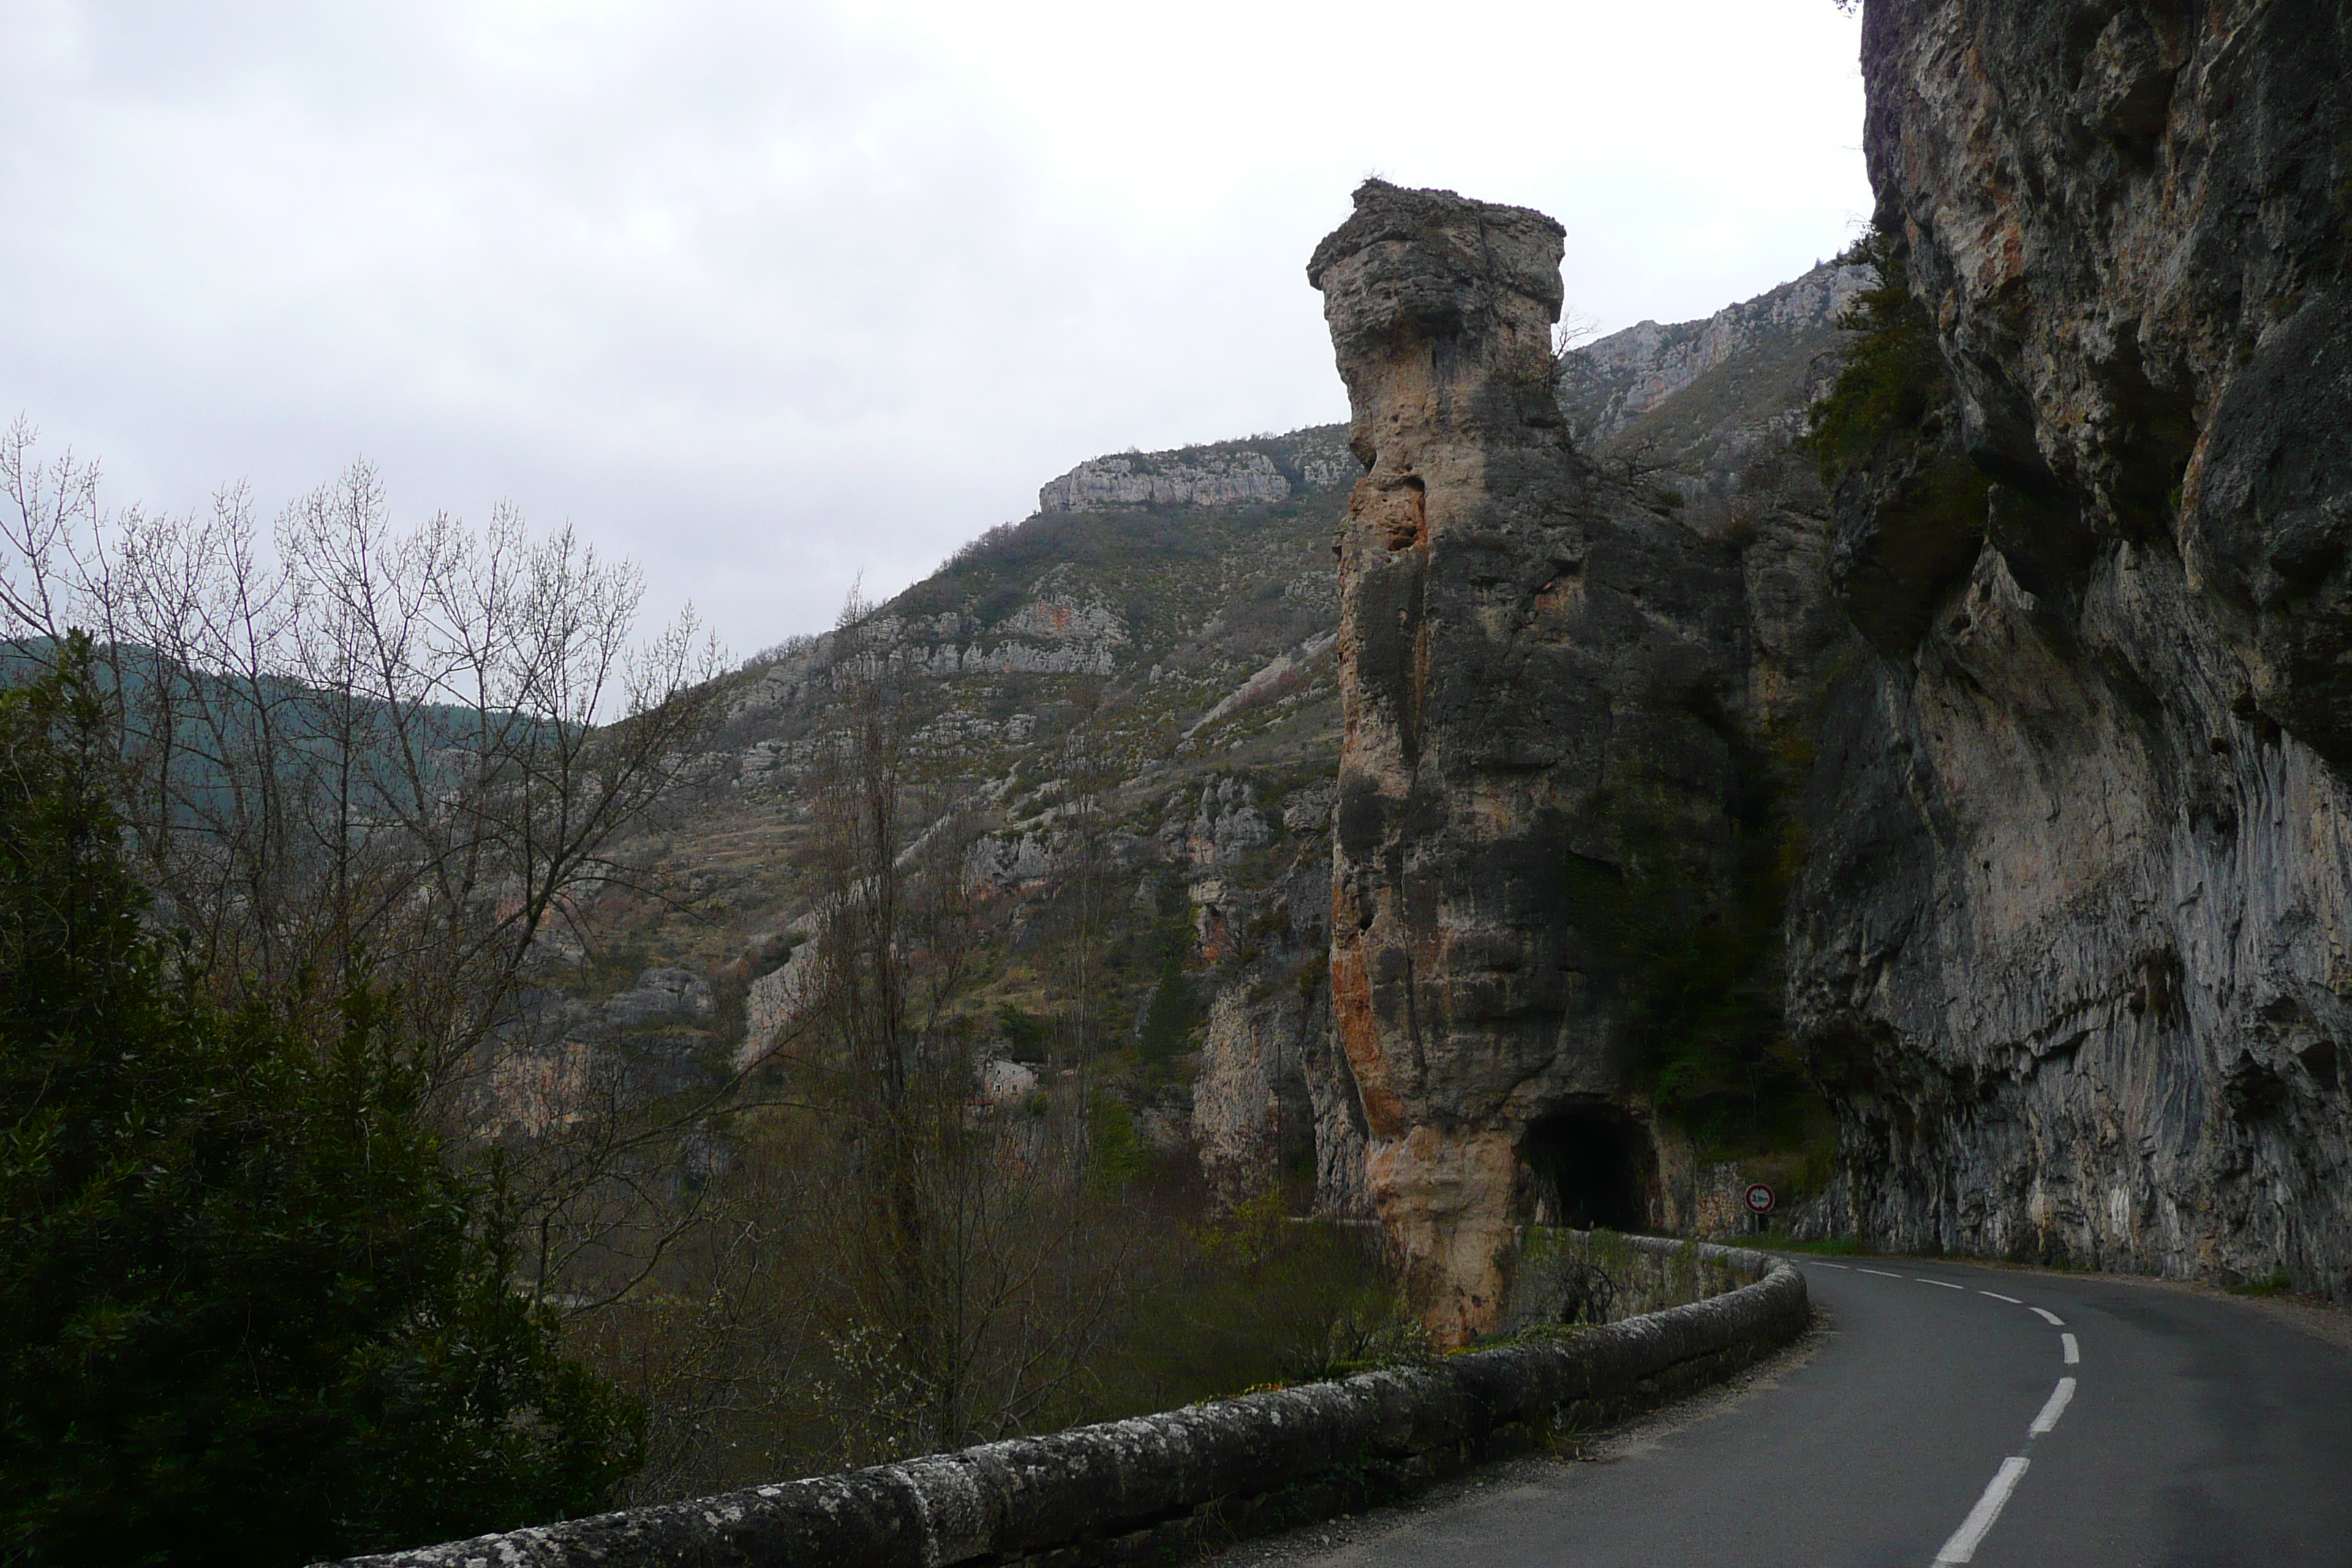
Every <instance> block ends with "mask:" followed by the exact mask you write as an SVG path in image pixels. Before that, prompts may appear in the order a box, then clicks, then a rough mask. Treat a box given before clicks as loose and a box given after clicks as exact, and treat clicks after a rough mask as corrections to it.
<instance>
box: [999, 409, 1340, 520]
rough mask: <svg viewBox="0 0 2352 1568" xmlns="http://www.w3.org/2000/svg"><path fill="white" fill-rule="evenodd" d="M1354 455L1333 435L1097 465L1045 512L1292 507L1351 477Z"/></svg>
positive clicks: (1056, 487) (1044, 498)
mask: <svg viewBox="0 0 2352 1568" xmlns="http://www.w3.org/2000/svg"><path fill="white" fill-rule="evenodd" d="M1350 469H1351V465H1350V464H1349V461H1348V453H1347V449H1346V448H1345V447H1341V446H1340V445H1339V442H1337V441H1336V440H1333V439H1331V438H1330V433H1329V431H1328V428H1317V429H1312V430H1302V431H1298V432H1296V433H1294V434H1293V435H1290V436H1287V437H1270V438H1261V439H1258V440H1254V441H1242V442H1232V441H1229V442H1225V443H1223V444H1222V445H1219V446H1215V447H1186V448H1184V449H1182V450H1181V451H1174V452H1129V453H1126V454H1123V455H1119V456H1114V457H1108V458H1089V459H1087V461H1086V462H1083V463H1080V464H1079V465H1078V466H1077V467H1076V468H1072V469H1071V470H1070V471H1069V472H1068V473H1066V474H1064V475H1062V476H1061V477H1060V478H1058V479H1049V480H1047V481H1046V482H1045V485H1044V486H1042V487H1041V488H1040V489H1038V491H1037V510H1039V511H1040V512H1066V511H1104V510H1120V509H1123V508H1129V507H1188V506H1231V505H1234V504H1236V503H1248V502H1253V501H1257V502H1273V501H1282V500H1288V499H1289V498H1290V497H1292V496H1293V495H1296V494H1299V493H1301V492H1303V491H1306V490H1310V489H1321V488H1323V487H1324V486H1326V485H1330V484H1335V483H1337V482H1339V480H1340V479H1344V478H1346V477H1348V475H1349V472H1350Z"/></svg>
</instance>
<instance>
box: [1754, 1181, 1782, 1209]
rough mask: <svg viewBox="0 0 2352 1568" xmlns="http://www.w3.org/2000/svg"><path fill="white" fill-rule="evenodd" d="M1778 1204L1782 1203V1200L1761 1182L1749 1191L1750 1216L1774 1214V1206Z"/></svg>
mask: <svg viewBox="0 0 2352 1568" xmlns="http://www.w3.org/2000/svg"><path fill="white" fill-rule="evenodd" d="M1778 1202H1780V1199H1779V1198H1777V1197H1775V1196H1774V1195H1773V1194H1772V1189H1771V1188H1769V1187H1768V1186H1766V1185H1765V1184H1763V1183H1761V1182H1759V1183H1757V1184H1755V1185H1754V1186H1752V1187H1750V1188H1748V1213H1749V1214H1770V1213H1771V1212H1772V1205H1774V1204H1776V1203H1778Z"/></svg>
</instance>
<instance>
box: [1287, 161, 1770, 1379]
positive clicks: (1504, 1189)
mask: <svg viewBox="0 0 2352 1568" xmlns="http://www.w3.org/2000/svg"><path fill="white" fill-rule="evenodd" d="M1563 237H1564V233H1563V230H1562V229H1561V228H1560V226H1559V225H1558V224H1556V223H1554V222H1553V221H1551V220H1550V219H1549V218H1547V217H1545V216H1542V215H1541V214H1539V213H1536V212H1531V211H1529V210H1528V209H1526V208H1523V207H1510V206H1498V205H1490V204H1487V203H1484V202H1477V201H1471V200H1465V199H1464V198H1463V197H1460V196H1457V195H1454V194H1453V193H1451V192H1446V191H1417V190H1405V189H1401V188H1399V187H1397V186H1394V185H1391V184H1385V183H1383V182H1381V181H1378V180H1374V181H1370V182H1368V183H1366V184H1364V185H1363V186H1362V188H1360V190H1358V191H1357V193H1356V195H1355V212H1354V216H1351V217H1350V218H1349V220H1348V221H1347V222H1346V223H1345V224H1343V225H1342V226H1340V227H1339V229H1338V230H1337V231H1336V232H1334V233H1333V234H1332V235H1330V236H1329V237H1328V238H1326V239H1325V240H1324V241H1323V243H1322V244H1321V245H1320V246H1318V247H1317V249H1316V252H1315V256H1314V258H1313V261H1312V262H1311V264H1310V265H1309V267H1308V269H1307V277H1308V279H1309V281H1311V282H1312V283H1313V284H1314V285H1315V287H1316V288H1318V289H1320V290H1321V291H1322V293H1323V300H1324V315H1325V318H1326V320H1327V321H1328V323H1329V326H1330V330H1331V339H1332V343H1333V347H1334V349H1335V350H1336V352H1337V355H1338V361H1339V374H1340V375H1341V377H1342V378H1343V380H1344V381H1345V383H1346V384H1347V388H1348V395H1349V403H1350V405H1351V409H1352V423H1351V425H1350V431H1349V442H1350V445H1351V447H1352V448H1353V449H1354V452H1355V454H1356V456H1357V458H1359V460H1360V461H1361V462H1362V463H1363V465H1364V468H1365V473H1364V475H1363V477H1362V478H1361V479H1360V480H1359V481H1358V482H1357V485H1356V488H1355V491H1354V495H1353V497H1352V499H1351V500H1350V503H1349V513H1348V519H1347V522H1346V524H1345V526H1344V528H1343V530H1342V531H1341V533H1340V535H1339V542H1338V552H1339V578H1340V596H1341V607H1340V632H1339V638H1340V640H1339V658H1340V669H1341V678H1340V679H1341V698H1342V703H1343V714H1344V731H1343V739H1342V742H1341V751H1340V762H1339V805H1338V808H1337V816H1336V825H1335V826H1336V831H1335V834H1334V839H1335V844H1334V858H1333V875H1334V880H1333V889H1332V908H1333V927H1332V943H1331V984H1332V1008H1333V1023H1334V1028H1335V1031H1336V1033H1337V1035H1338V1037H1339V1042H1340V1044H1341V1047H1342V1048H1343V1049H1344V1052H1345V1054H1346V1057H1347V1059H1348V1063H1349V1067H1350V1068H1351V1069H1352V1072H1353V1075H1354V1078H1355V1080H1356V1084H1357V1087H1358V1089H1359V1091H1360V1097H1361V1101H1362V1107H1363V1115H1364V1121H1365V1124H1366V1129H1367V1138H1366V1142H1367V1148H1368V1152H1367V1156H1366V1170H1367V1176H1368V1184H1369V1188H1370V1195H1371V1198H1372V1201H1373V1203H1374V1205H1375V1206H1376V1208H1377V1211H1378V1213H1379V1215H1380V1216H1381V1220H1382V1221H1383V1222H1384V1223H1385V1225H1386V1226H1387V1227H1388V1229H1389V1231H1390V1233H1391V1236H1392V1237H1394V1238H1395V1239H1396V1241H1397V1242H1398V1243H1399V1244H1400V1245H1401V1247H1402V1249H1403V1251H1404V1253H1405V1255H1406V1257H1407V1258H1408V1259H1409V1260H1410V1263H1411V1266H1412V1280H1413V1286H1414V1289H1415V1290H1416V1292H1417V1293H1418V1295H1419V1298H1420V1300H1421V1301H1422V1303H1423V1306H1424V1308H1425V1310H1426V1311H1427V1313H1428V1316H1429V1318H1430V1321H1431V1322H1432V1324H1433V1327H1434V1328H1435V1329H1436V1330H1437V1331H1438V1332H1439V1333H1440V1335H1441V1337H1444V1338H1447V1339H1453V1340H1459V1339H1461V1338H1464V1337H1465V1336H1467V1335H1470V1334H1473V1333H1475V1332H1477V1331H1481V1330H1484V1329H1486V1328H1487V1327H1489V1326H1491V1325H1492V1324H1493V1323H1494V1321H1495V1319H1496V1311H1497V1309H1498V1306H1499V1303H1500V1300H1501V1295H1502V1289H1503V1285H1504V1282H1505V1275H1506V1272H1507V1268H1508V1255H1509V1252H1510V1249H1511V1243H1512V1237H1513V1227H1514V1226H1515V1225H1516V1224H1517V1223H1518V1222H1519V1221H1520V1220H1522V1219H1526V1218H1531V1217H1550V1218H1554V1219H1560V1220H1569V1221H1574V1220H1577V1219H1580V1218H1581V1219H1583V1220H1586V1221H1595V1220H1597V1221H1601V1222H1603V1223H1613V1224H1619V1225H1633V1226H1643V1225H1650V1224H1661V1223H1670V1222H1671V1221H1672V1219H1673V1218H1674V1217H1675V1216H1674V1215H1672V1214H1671V1213H1670V1212H1669V1211H1670V1209H1671V1206H1672V1194H1671V1191H1670V1187H1671V1184H1670V1183H1668V1182H1666V1181H1664V1179H1663V1177H1662V1173H1661V1161H1662V1158H1664V1159H1665V1160H1667V1161H1669V1162H1670V1161H1671V1159H1672V1158H1673V1154H1672V1151H1671V1150H1667V1151H1664V1152H1662V1148H1661V1144H1660V1142H1659V1140H1658V1138H1657V1136H1656V1130H1655V1128H1654V1118H1653V1117H1652V1116H1651V1115H1650V1113H1649V1110H1648V1108H1647V1106H1646V1104H1645V1102H1644V1101H1643V1098H1642V1097H1641V1095H1640V1094H1639V1093H1638V1092H1636V1089H1635V1087H1634V1084H1635V1078H1634V1074H1633V1064H1632V1063H1631V1062H1629V1061H1628V1060H1627V1059H1626V1050H1625V1043H1624V1040H1623V1039H1622V1031H1621V1030H1620V1029H1619V1028H1618V1027H1617V1023H1618V1020H1617V1017H1616V1015H1615V1011H1614V1009H1613V1007H1612V988H1611V985H1610V984H1609V982H1608V979H1607V976H1606V973H1605V971H1606V967H1607V966H1606V964H1605V963H1603V962H1602V957H1603V955H1602V949H1603V948H1604V947H1605V946H1606V945H1607V943H1606V940H1605V939H1606V935H1607V933H1597V932H1595V931H1593V930H1592V929H1591V922H1592V921H1594V920H1595V919H1597V918H1604V917H1605V916H1606V915H1609V914H1612V913H1622V909H1621V904H1622V900H1619V899H1616V898H1613V897H1612V896H1611V894H1612V890H1616V889H1622V888H1623V887H1624V886H1625V884H1626V880H1627V878H1628V875H1629V873H1630V871H1631V869H1632V868H1633V864H1634V862H1636V861H1637V860H1642V859H1643V858H1647V859H1648V860H1649V861H1651V862H1653V863H1655V862H1658V861H1661V860H1673V861H1675V862H1677V863H1679V864H1681V865H1683V866H1685V868H1687V869H1688V871H1689V873H1690V875H1689V876H1688V877H1687V878H1686V879H1685V880H1686V882H1687V883H1688V885H1690V886H1694V887H1706V886H1710V885H1714V884H1715V883H1716V882H1717V881H1719V880H1720V879H1719V878H1717V877H1715V876H1713V875H1712V874H1711V873H1712V872H1714V871H1719V870H1720V868H1721V867H1720V862H1721V860H1722V858H1723V857H1724V855H1725V854H1726V847H1727V816H1726V811H1727V805H1726V803H1727V799H1728V798H1729V795H1730V791H1731V789H1732V787H1733V784H1734V776H1735V773H1736V767H1735V758H1734V750H1735V742H1734V739H1733V734H1732V729H1731V725H1730V723H1729V721H1728V720H1727V717H1726V702H1727V693H1728V692H1729V691H1730V689H1731V688H1732V686H1733V684H1734V683H1735V681H1736V679H1737V675H1738V669H1739V667H1740V660H1741V657H1742V654H1741V633H1740V626H1739V622H1740V617H1739V614H1738V576H1737V569H1736V563H1734V562H1732V561H1731V560H1730V559H1729V558H1728V557H1727V555H1726V554H1725V553H1724V552H1722V551H1721V550H1720V548H1718V547H1716V546H1710V545H1708V544H1706V542H1702V541H1701V540H1699V539H1698V538H1697V537H1696V535H1694V534H1693V533H1692V532H1691V531H1689V530H1688V529H1686V528H1685V526H1684V525H1683V524H1682V523H1681V522H1680V521H1678V520H1677V518H1676V516H1675V508H1674V503H1673V500H1672V499H1671V498H1665V497H1661V496H1658V495H1655V494H1644V493H1643V492H1641V491H1639V490H1638V489H1635V488H1634V487H1633V486H1632V485H1630V484H1627V483H1624V482H1619V481H1616V480H1612V479H1609V478H1608V477H1606V476H1604V475H1603V474H1602V473H1601V471H1600V470H1599V469H1597V468H1595V467H1594V466H1593V465H1592V464H1591V463H1590V462H1588V461H1587V460H1586V459H1585V458H1583V457H1581V456H1580V455H1579V453H1578V452H1577V451H1576V449H1575V448H1574V447H1573V446H1572V445H1571V443H1570V439H1569V437H1568V434H1567V431H1566V427H1565V425H1564V421H1563V418H1562V416H1561V414H1560V412H1559V404H1558V401H1557V399H1556V396H1555V391H1554V375H1555V374H1556V373H1555V368H1554V358H1553V353H1552V343H1551V330H1550V329H1551V325H1552V322H1553V321H1555V320H1556V318H1557V317H1558V315H1559V307H1560V300H1561V288H1560V279H1559V261H1560V255H1561V245H1562V240H1563ZM1597 939H1598V940H1597Z"/></svg>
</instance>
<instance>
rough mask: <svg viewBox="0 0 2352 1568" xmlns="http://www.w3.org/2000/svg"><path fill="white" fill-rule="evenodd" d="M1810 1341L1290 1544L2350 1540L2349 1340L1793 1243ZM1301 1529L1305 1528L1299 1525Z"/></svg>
mask: <svg viewBox="0 0 2352 1568" xmlns="http://www.w3.org/2000/svg"><path fill="white" fill-rule="evenodd" d="M1791 1261H1794V1262H1796V1263H1797V1264H1798V1266H1799V1267H1800V1268H1802V1269H1803V1270H1804V1272H1805V1276H1806V1282H1807V1284H1808V1285H1809V1286H1810V1288H1811V1291H1812V1295H1813V1300H1814V1301H1815V1302H1816V1303H1817V1304H1818V1305H1819V1306H1821V1307H1822V1308H1823V1309H1824V1310H1826V1312H1827V1314H1828V1319H1829V1322H1828V1328H1829V1331H1828V1333H1827V1334H1826V1335H1825V1336H1823V1337H1822V1341H1821V1342H1820V1348H1819V1350H1818V1352H1817V1353H1815V1354H1813V1355H1811V1357H1810V1358H1809V1359H1806V1360H1805V1361H1803V1362H1802V1363H1801V1364H1798V1365H1797V1366H1795V1367H1794V1368H1792V1369H1791V1370H1790V1371H1788V1372H1787V1373H1784V1374H1783V1375H1781V1376H1780V1377H1779V1378H1778V1379H1777V1380H1774V1381H1772V1382H1771V1383H1769V1384H1768V1385H1766V1386H1762V1387H1759V1388H1758V1389H1756V1390H1755V1391H1753V1392H1751V1393H1748V1394H1745V1395H1743V1396H1741V1397H1739V1398H1738V1400H1737V1401H1736V1403H1734V1404H1732V1405H1730V1407H1729V1408H1728V1409H1727V1410H1725V1411H1723V1412H1722V1413H1720V1414H1717V1415H1711V1416H1706V1417H1705V1418H1702V1419H1698V1420H1695V1421H1692V1422H1690V1423H1689V1424H1687V1425H1685V1426H1679V1427H1676V1428H1672V1429H1669V1430H1667V1431H1665V1432H1664V1435H1663V1436H1659V1437H1657V1438H1655V1439H1654V1440H1653V1441H1645V1442H1638V1443H1635V1444H1633V1445H1632V1446H1631V1447H1632V1450H1633V1451H1631V1452H1630V1453H1628V1454H1626V1455H1625V1456H1624V1457H1622V1458H1618V1459H1616V1460H1614V1461H1612V1462H1606V1463H1600V1464H1544V1465H1530V1466H1522V1467H1519V1468H1518V1470H1517V1472H1516V1473H1515V1474H1514V1476H1513V1477H1512V1479H1511V1481H1512V1482H1516V1483H1517V1484H1511V1482H1506V1483H1505V1484H1502V1485H1499V1486H1496V1487H1490V1488H1486V1489H1479V1490H1475V1491H1473V1492H1472V1493H1470V1494H1469V1495H1465V1496H1464V1497H1461V1498H1459V1499H1458V1500H1454V1501H1452V1502H1449V1503H1444V1504H1440V1505H1438V1506H1435V1507H1432V1508H1429V1509H1427V1510H1420V1511H1416V1512H1413V1513H1410V1514H1405V1515H1391V1516H1388V1519H1389V1520H1390V1521H1394V1522H1392V1523H1388V1522H1383V1521H1382V1520H1381V1518H1380V1516H1374V1517H1372V1518H1368V1519H1365V1520H1361V1521H1354V1523H1353V1525H1352V1527H1351V1528H1350V1530H1349V1534H1350V1535H1351V1536H1353V1538H1354V1539H1353V1540H1352V1541H1351V1542H1350V1543H1349V1544H1347V1545H1344V1546H1340V1547H1338V1548H1337V1549H1335V1550H1332V1551H1329V1552H1319V1553H1317V1552H1307V1551H1302V1550H1301V1548H1302V1547H1303V1546H1304V1545H1305V1542H1302V1541H1301V1540H1300V1538H1299V1537H1297V1536H1294V1537H1292V1538H1291V1540H1290V1542H1289V1544H1288V1546H1287V1548H1286V1550H1284V1551H1283V1552H1282V1556H1283V1557H1284V1559H1285V1560H1286V1561H1289V1562H1313V1563H1330V1564H1333V1565H1335V1568H1337V1565H1339V1564H1348V1565H1350V1568H1353V1565H1359V1564H1361V1565H1372V1564H1378V1565H1381V1568H1387V1565H1391V1564H1394V1565H1398V1568H1402V1565H1405V1564H1416V1565H1418V1564H1432V1563H1449V1564H1450V1563H1465V1564H1478V1565H1481V1568H1486V1565H1493V1568H1517V1565H1520V1564H1527V1565H1529V1568H1533V1565H1537V1564H1541V1565H1543V1568H1571V1565H1572V1568H1587V1565H1592V1568H1633V1565H1636V1564H1639V1565H1642V1568H1655V1565H1658V1564H1685V1563H1730V1564H1738V1568H1783V1565H1785V1568H1826V1565H1832V1564H1837V1565H1843V1564H1852V1565H1853V1568H1887V1565H1889V1564H1897V1565H1900V1564H1915V1565H1918V1568H1927V1564H1931V1563H1968V1562H1973V1563H1980V1564H1984V1565H1985V1568H2029V1565H2038V1568H2052V1565H2063V1568H2107V1565H2110V1564H2113V1565H2116V1568H2122V1565H2125V1564H2134V1565H2137V1564H2164V1565H2167V1568H2170V1565H2173V1564H2189V1563H2228V1564H2256V1565H2258V1568H2305V1565H2319V1568H2340V1565H2347V1564H2352V1351H2347V1350H2346V1349H2343V1348H2339V1347H2338V1346H2336V1345H2334V1344H2331V1343H2328V1342H2326V1341H2324V1340H2321V1339H2319V1338H2317V1337H2315V1335H2313V1334H2311V1333H2307V1332H2305V1331H2303V1330H2301V1329H2298V1328H2296V1327H2294V1325H2293V1324H2291V1323H2289V1322H2286V1321H2283V1320H2282V1319H2280V1318H2279V1317H2276V1316H2274V1315H2273V1314H2271V1313H2268V1312H2265V1311H2263V1310H2258V1309H2256V1308H2253V1307H2252V1306H2249V1305H2247V1304H2245V1303H2242V1302H2237V1301H2232V1300H2227V1299H2217V1298H2214V1297H2211V1296H2206V1295H2200V1294H2196V1293H2192V1292H2189V1291H2183V1290H2175V1289H2162V1288H2158V1287H2152V1286H2149V1285H2146V1284H2135V1283H2130V1282H2126V1281H2121V1280H2115V1279H2096V1278H2070V1277H2066V1276H2059V1275H2048V1274H2038V1273H2024V1272H2019V1271H2014V1270H2006V1269H1991V1268H1969V1267H1967V1266H1965V1265H1958V1264H1951V1263H1945V1262H1928V1261H1920V1260H1909V1259H1890V1258H1837V1259H1828V1260H1823V1259H1817V1258H1795V1259H1792V1260H1791ZM1308 1533H1311V1532H1308Z"/></svg>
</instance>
